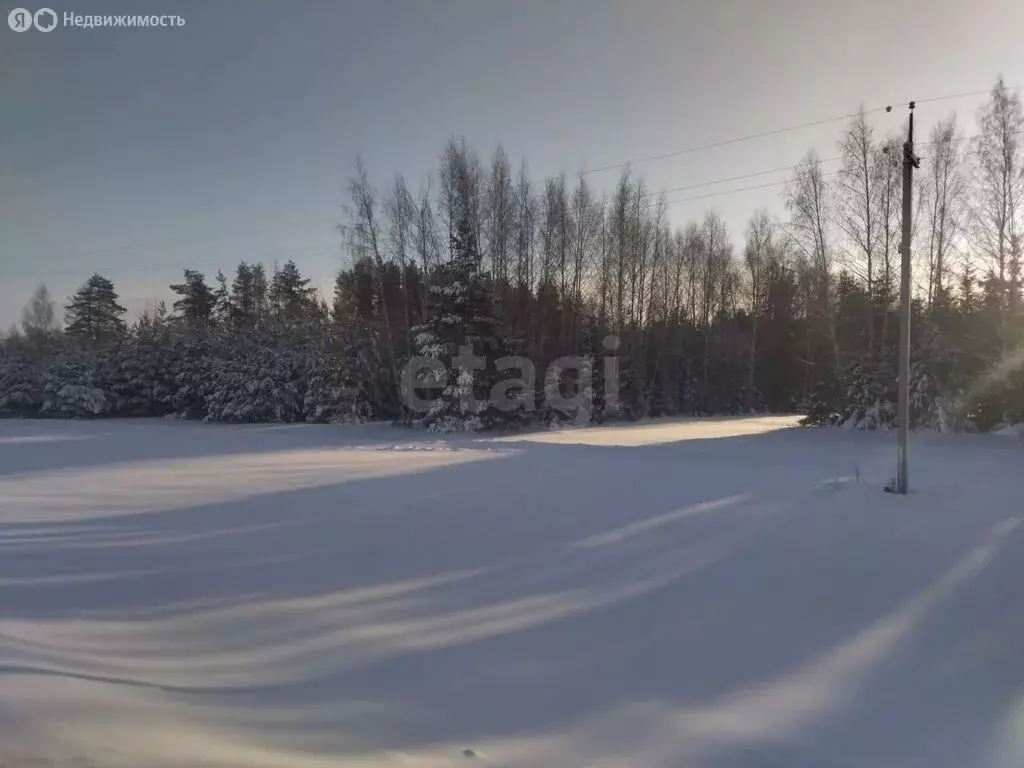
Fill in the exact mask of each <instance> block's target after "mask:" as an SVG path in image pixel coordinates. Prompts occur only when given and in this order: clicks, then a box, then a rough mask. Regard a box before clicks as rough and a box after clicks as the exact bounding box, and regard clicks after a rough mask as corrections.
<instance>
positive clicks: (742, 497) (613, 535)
mask: <svg viewBox="0 0 1024 768" xmlns="http://www.w3.org/2000/svg"><path fill="white" fill-rule="evenodd" d="M749 499H750V494H748V493H739V494H736V495H735V496H727V497H725V498H724V499H716V500H715V501H705V502H701V503H700V504H692V505H690V506H689V507H683V508H682V509H677V510H675V511H674V512H666V513H665V514H663V515H656V516H654V517H648V518H646V519H644V520H638V521H637V522H635V523H630V524H629V525H624V526H622V527H621V528H615V529H614V530H611V531H606V532H604V533H599V534H596V535H594V536H588V537H586V538H585V539H580V540H578V541H574V542H571V543H570V544H569V545H568V548H569V549H586V548H589V547H606V546H608V545H609V544H617V543H619V542H620V541H625V540H626V539H629V538H632V537H633V536H638V535H640V534H641V533H646V532H647V531H651V530H654V529H656V528H661V527H662V526H665V525H671V524H672V523H674V522H676V521H678V520H683V519H685V518H687V517H692V516H693V515H701V514H704V513H705V512H714V511H715V510H716V509H721V508H722V507H728V506H732V505H733V504H742V503H743V502H745V501H747V500H749Z"/></svg>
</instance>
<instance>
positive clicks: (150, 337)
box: [103, 305, 179, 416]
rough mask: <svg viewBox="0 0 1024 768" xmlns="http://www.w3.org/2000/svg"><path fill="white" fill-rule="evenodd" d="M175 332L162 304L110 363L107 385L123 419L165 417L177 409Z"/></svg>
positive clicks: (136, 327) (137, 325) (139, 323)
mask: <svg viewBox="0 0 1024 768" xmlns="http://www.w3.org/2000/svg"><path fill="white" fill-rule="evenodd" d="M174 334H175V331H174V330H173V329H172V327H171V326H170V324H169V323H168V321H167V318H166V309H165V308H164V307H163V306H162V305H161V306H160V307H159V308H158V309H157V312H156V313H154V314H150V313H148V312H146V313H144V314H143V315H142V317H140V318H139V320H138V321H137V322H136V323H135V325H134V326H132V328H131V330H130V331H129V334H128V336H127V338H125V339H124V340H123V341H122V342H121V343H120V344H118V345H117V347H116V348H115V349H114V350H113V354H111V355H109V356H108V358H107V361H106V365H107V370H106V372H105V375H104V377H103V380H104V385H105V387H106V388H107V389H108V391H109V392H110V394H111V396H112V397H113V399H114V412H115V413H116V414H117V415H119V416H165V415H167V414H169V413H171V412H173V410H174V404H173V397H174V394H175V391H176V385H175V377H176V375H177V373H178V364H179V361H178V358H177V355H176V345H175V338H174Z"/></svg>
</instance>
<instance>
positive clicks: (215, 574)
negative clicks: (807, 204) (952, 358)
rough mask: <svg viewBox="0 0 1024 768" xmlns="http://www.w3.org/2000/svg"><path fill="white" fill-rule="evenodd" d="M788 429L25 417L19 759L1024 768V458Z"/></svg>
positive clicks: (12, 435) (5, 630) (8, 590)
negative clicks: (462, 427)
mask: <svg viewBox="0 0 1024 768" xmlns="http://www.w3.org/2000/svg"><path fill="white" fill-rule="evenodd" d="M792 423H793V421H792V420H791V419H778V418H772V419H765V418H759V419H720V420H699V421H679V422H666V421H655V422H650V423H647V424H641V425H637V426H626V427H609V428H602V429H588V430H579V429H577V430H566V431H563V432H556V433H540V434H537V435H529V436H517V437H514V438H472V437H459V438H454V439H447V440H439V439H437V438H436V437H434V436H428V435H426V434H424V433H411V432H403V431H401V430H398V429H394V428H390V427H385V426H368V427H358V428H351V429H344V428H332V427H314V426H297V427H267V426H250V427H224V426H204V425H198V424H189V423H175V422H127V423H126V422H106V421H105V422H93V423H81V422H77V423H68V422H65V423H58V422H12V421H0V765H2V766H4V768H18V767H19V766H21V765H30V766H43V765H46V766H50V765H54V766H65V765H66V766H76V767H77V766H81V767H83V768H84V767H85V766H90V767H91V768H101V767H102V768H106V766H114V767H118V768H120V767H124V768H148V767H149V766H182V767H184V766H201V767H202V766H211V767H212V766H225V767H226V766H231V767H235V766H237V767H238V768H242V767H243V766H244V767H245V768H263V767H266V768H270V767H271V766H274V767H275V768H276V767H278V766H281V767H284V766H296V767H297V768H306V767H310V768H312V767H314V766H315V767H317V768H319V767H320V766H323V767H325V768H326V767H327V766H332V767H333V766H442V767H443V766H449V765H468V764H472V763H473V762H474V761H475V762H476V763H479V764H481V765H488V766H508V768H519V767H525V766H531V767H533V766H537V767H538V768H553V767H558V766H566V767H568V768H585V767H597V766H624V767H628V768H647V767H650V768H662V767H664V768H669V767H670V766H671V767H672V768H679V767H680V766H684V767H687V768H689V767H690V766H695V767H700V766H724V767H729V768H754V767H757V768H761V767H762V766H777V767H778V768H801V767H806V768H812V767H813V768H819V767H820V768H833V767H835V766H870V767H872V768H874V767H876V766H921V768H925V767H927V768H936V767H944V766H949V767H950V768H953V767H954V766H955V767H956V768H963V767H964V766H983V767H986V768H1004V767H1005V768H1011V767H1013V768H1019V766H1021V765H1024V526H1020V525H1018V523H1019V522H1020V518H1022V517H1024V448H1022V447H1021V445H1020V444H1019V442H1018V441H1016V440H1006V439H1004V438H999V437H994V436H993V437H985V436H971V437H965V436H960V437H940V436H922V437H919V438H917V439H916V440H915V441H914V443H913V445H912V454H911V458H912V466H911V469H912V474H911V482H912V485H913V487H914V489H915V492H914V493H913V494H912V495H910V496H909V497H905V498H904V497H898V496H892V495H889V494H885V493H883V492H882V486H883V485H884V484H885V483H886V482H887V481H888V480H889V477H890V474H891V471H892V468H893V465H894V459H895V445H894V440H893V436H892V435H888V434H878V433H871V434H867V433H859V434H851V433H846V432H843V431H841V430H837V429H830V430H810V429H806V430H802V429H793V428H791V427H792ZM464 750H472V752H471V753H464ZM51 761H52V762H51Z"/></svg>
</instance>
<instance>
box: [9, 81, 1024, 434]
mask: <svg viewBox="0 0 1024 768" xmlns="http://www.w3.org/2000/svg"><path fill="white" fill-rule="evenodd" d="M976 118H977V119H976V123H977V126H978V132H977V135H973V136H967V135H965V133H964V131H963V130H962V128H961V127H960V126H959V124H958V121H957V117H956V115H950V116H949V117H947V118H945V119H943V120H941V121H939V122H938V123H937V124H936V125H934V126H933V127H932V128H931V131H930V135H925V136H919V137H918V142H917V143H916V150H917V152H918V154H919V155H920V156H921V158H922V159H921V167H920V170H919V171H918V172H917V173H916V177H915V189H914V218H913V238H912V258H913V263H914V274H915V280H914V284H913V307H912V327H913V335H912V350H911V355H912V357H911V359H912V372H911V382H910V385H911V401H912V402H911V417H912V420H913V424H912V426H914V427H917V428H934V429H939V430H942V431H953V430H988V429H991V428H993V427H995V426H997V425H1000V424H1004V423H1017V422H1024V310H1022V304H1021V299H1022V286H1021V257H1022V251H1024V154H1022V153H1024V112H1022V107H1021V102H1020V98H1019V96H1018V95H1016V93H1015V92H1014V91H1013V90H1012V89H1009V88H1007V87H1006V86H1005V84H1004V83H1003V81H1002V79H1001V78H1000V79H999V80H998V81H997V82H996V83H995V85H994V86H993V88H992V90H991V94H990V96H989V97H988V98H987V100H986V102H985V103H984V105H983V106H982V107H981V108H980V109H979V111H978V114H977V116H976ZM838 151H839V154H840V155H841V160H840V163H841V165H840V167H839V168H838V170H836V171H826V170H824V162H825V161H823V160H822V159H821V158H820V157H819V156H818V154H817V153H816V152H814V151H811V152H808V154H807V155H806V156H805V158H804V159H803V160H802V162H800V163H799V164H798V165H797V166H795V167H794V168H793V169H792V172H791V175H790V178H789V180H788V182H787V183H786V185H785V187H784V189H783V192H782V194H783V196H784V203H785V214H784V216H782V217H780V218H776V217H772V216H771V215H769V213H768V212H767V211H766V210H764V209H760V210H756V211H753V212H752V215H751V217H750V219H749V223H748V225H747V227H746V230H745V231H744V232H741V233H733V232H729V231H728V228H727V227H726V225H725V223H724V222H723V220H722V218H721V217H720V216H719V215H718V214H716V213H715V212H714V211H713V210H712V211H709V212H707V213H706V214H705V215H704V216H703V217H702V218H700V219H699V220H693V221H690V222H688V223H686V224H685V226H683V227H681V228H673V227H672V225H671V224H670V222H669V219H668V215H667V211H666V208H667V205H666V197H665V194H664V193H663V192H657V191H653V190H650V189H648V188H647V186H646V185H645V183H644V180H643V178H642V177H640V176H637V175H636V174H634V173H633V172H632V171H631V170H630V169H628V168H626V169H625V170H623V172H622V174H621V176H620V178H619V180H618V182H617V183H616V184H615V185H614V187H613V188H611V189H610V190H609V191H607V192H606V193H602V194H598V193H597V192H596V191H595V189H594V188H593V187H592V186H591V185H590V183H589V182H588V179H587V177H586V175H584V174H580V175H579V176H578V177H572V176H567V175H565V174H563V175H562V176H560V177H557V178H548V179H541V180H539V181H536V180H532V179H531V177H530V173H529V170H528V167H527V165H526V162H525V161H523V162H522V163H521V164H520V165H518V167H514V166H513V162H512V161H511V160H510V159H509V157H508V156H507V155H506V154H505V152H504V151H503V150H502V149H501V147H500V146H499V147H498V149H497V150H496V151H495V152H494V153H493V154H492V155H490V157H489V158H485V159H481V156H480V155H479V154H477V152H476V151H475V150H474V149H473V148H472V147H470V146H468V145H467V144H466V142H465V141H459V140H455V139H453V140H451V141H450V142H449V143H448V144H447V146H446V147H444V149H443V152H442V154H441V157H440V163H439V168H438V170H437V172H436V174H435V175H434V176H433V177H432V178H431V179H430V181H429V183H425V184H423V185H422V186H421V187H420V188H419V189H415V190H414V189H411V188H410V187H409V186H408V185H407V184H406V182H405V180H404V179H403V177H402V176H398V177H397V178H395V179H394V181H393V182H392V183H391V184H390V185H388V187H387V188H386V189H377V188H374V186H373V185H372V184H371V183H370V181H369V175H368V172H367V170H366V169H365V168H364V167H363V165H362V164H361V163H358V164H357V167H356V170H355V173H354V175H353V177H352V179H351V180H350V182H349V185H348V192H349V197H350V200H349V201H348V205H347V206H346V212H347V213H346V221H345V223H344V225H343V226H342V227H340V233H339V234H340V237H341V238H342V241H343V245H344V246H345V249H346V252H347V254H348V258H347V259H346V260H345V261H344V262H343V263H342V265H341V267H340V269H339V272H338V274H337V278H336V281H335V285H334V291H333V295H332V296H330V297H324V296H321V295H319V292H318V291H317V290H316V289H314V288H312V287H311V286H310V280H309V279H308V278H306V277H304V276H303V274H302V272H301V270H300V268H299V266H298V265H297V264H296V263H295V262H294V261H286V262H284V263H283V264H282V265H279V266H276V267H275V268H273V269H270V270H268V269H267V268H266V267H265V266H264V265H262V264H258V263H246V262H242V263H240V264H238V265H237V268H236V269H235V271H234V274H231V275H224V274H223V273H220V272H218V273H217V274H216V275H215V276H207V275H204V274H203V273H201V272H199V271H195V270H191V269H186V270H184V274H183V277H182V281H181V282H180V283H175V284H174V285H172V286H170V287H171V290H172V291H173V293H174V295H175V296H176V299H175V300H174V301H173V304H172V306H171V307H167V306H163V305H161V306H159V307H157V308H156V309H155V310H154V311H151V312H146V313H143V314H142V315H141V316H140V317H138V318H137V319H134V320H133V321H132V322H130V323H129V322H127V321H126V319H125V316H126V314H127V313H126V311H125V309H124V307H122V306H121V305H120V304H119V297H118V293H117V289H116V286H115V284H114V283H113V282H112V281H111V280H110V279H108V278H107V277H105V276H103V275H100V274H94V275H92V276H91V277H89V278H88V279H87V280H86V281H85V282H84V284H83V285H82V286H81V288H80V289H79V290H78V291H77V293H76V294H75V295H74V296H72V297H71V298H70V299H69V301H68V303H67V304H66V306H64V307H63V313H62V318H61V313H60V312H58V306H57V304H56V302H55V301H54V300H53V299H52V297H51V296H50V294H49V292H48V291H47V289H46V287H45V286H40V287H39V288H38V290H36V292H35V293H34V294H33V295H32V296H31V297H30V298H29V299H28V303H27V305H26V307H25V310H24V313H23V320H22V323H21V326H20V327H12V328H11V329H10V330H9V331H8V332H7V333H6V334H4V337H3V339H2V341H0V414H2V415H4V416H10V417H59V418H78V417H91V418H96V417H108V416H165V417H177V418H188V419H203V420H209V421H227V422H257V421H280V422H296V421H307V422H350V421H364V420H371V419H384V420H393V421H396V422H399V423H404V424H412V423H414V422H422V423H424V424H425V425H426V426H428V427H430V428H433V429H436V430H440V431H451V430H478V429H501V428H515V427H522V426H529V425H532V424H550V423H557V422H560V421H563V420H571V419H576V420H578V419H579V417H580V414H579V413H576V412H568V411H566V410H560V409H558V408H553V407H549V406H547V405H544V404H543V402H544V399H543V398H542V397H537V398H533V397H523V398H522V404H521V407H518V408H514V409H508V408H503V409H499V408H496V407H494V404H493V403H490V402H488V400H487V393H488V392H490V391H491V389H492V387H493V385H494V383H495V382H496V381H498V380H499V378H500V375H499V373H500V372H499V370H497V367H496V366H495V363H496V362H497V361H498V359H499V358H501V357H503V356H506V355H522V356H525V357H527V358H529V359H530V360H531V361H532V362H533V364H534V365H535V366H536V369H537V370H538V371H543V370H545V369H546V368H547V367H548V366H549V365H550V364H551V363H552V361H555V360H557V359H558V358H561V357H565V356H580V357H582V358H584V359H586V360H588V361H591V362H592V364H593V368H592V370H593V376H594V381H593V382H592V385H589V386H588V389H587V393H586V394H587V407H586V414H585V415H586V419H587V420H592V421H603V420H606V419H619V418H621V419H635V418H639V417H643V416H659V415H674V414H686V415H702V414H728V413H733V414H736V413H750V412H800V413H803V414H806V417H807V418H806V420H807V422H808V423H812V424H845V425H848V426H850V427H851V428H863V429H874V428H885V427H890V426H892V425H893V424H894V423H895V417H896V414H895V411H896V408H895V401H896V361H897V357H898V352H897V345H898V332H899V322H898V318H897V312H896V309H897V303H898V298H899V273H900V256H899V247H900V227H901V201H902V188H901V173H902V170H901V163H902V156H903V136H902V135H892V136H877V135H875V132H874V130H873V129H872V127H871V126H870V124H869V122H868V120H867V117H866V115H865V114H864V112H863V110H862V111H861V112H860V113H859V114H857V115H855V116H854V117H853V118H852V119H850V120H849V122H848V124H847V125H845V126H844V128H843V132H842V135H841V138H840V141H839V143H838ZM282 258H287V254H282ZM609 336H614V337H615V339H616V340H617V342H618V343H617V345H615V348H614V349H609V345H608V344H607V343H606V341H605V340H606V339H607V338H608V337H609ZM464 345H470V346H471V347H472V348H473V350H474V352H475V353H476V354H478V355H480V356H481V357H483V358H484V359H485V361H486V364H485V366H484V368H483V369H482V370H480V371H476V372H468V371H458V370H457V368H455V367H453V361H455V359H456V356H457V353H458V350H459V349H460V348H461V347H462V346H464ZM609 355H614V356H615V357H616V361H617V370H618V372H619V374H618V375H619V380H618V393H619V396H618V398H617V400H616V401H615V402H614V403H611V402H605V398H604V397H603V395H602V394H601V393H602V391H603V387H601V386H599V384H600V382H599V379H600V377H601V371H603V370H605V367H604V366H603V365H602V359H603V358H605V357H607V356H609ZM413 357H428V358H431V359H435V360H438V361H440V362H441V363H442V365H443V366H444V367H445V368H446V369H448V370H450V371H451V375H450V376H449V377H448V378H447V380H445V381H442V382H441V386H440V387H437V388H434V389H429V390H428V389H427V387H428V386H429V385H430V384H432V383H436V382H430V381H427V380H425V379H419V380H417V384H418V385H422V387H423V390H422V391H423V392H427V391H430V392H432V393H433V394H432V398H433V399H432V401H431V404H430V407H429V408H428V409H426V410H425V411H414V410H412V409H410V407H409V404H408V402H407V398H403V397H402V395H401V388H400V387H399V382H400V380H401V376H402V370H403V366H404V365H405V364H406V362H407V361H408V360H410V359H411V358H413ZM583 385H584V384H583V382H582V381H581V380H580V378H579V377H578V376H574V375H571V374H570V372H567V373H566V375H565V376H563V377H562V378H561V380H559V381H558V386H559V387H560V390H561V391H564V392H571V391H572V390H573V389H574V388H577V387H581V386H583ZM523 386H526V387H530V386H533V387H536V388H538V393H539V389H540V388H541V387H543V386H544V382H542V381H537V382H529V383H527V384H525V385H523ZM418 391H420V390H418ZM467 393H474V394H475V397H472V398H467V396H466V395H467ZM538 393H531V394H538ZM535 400H536V403H539V404H538V405H535V404H534V401H535ZM467 403H469V405H467Z"/></svg>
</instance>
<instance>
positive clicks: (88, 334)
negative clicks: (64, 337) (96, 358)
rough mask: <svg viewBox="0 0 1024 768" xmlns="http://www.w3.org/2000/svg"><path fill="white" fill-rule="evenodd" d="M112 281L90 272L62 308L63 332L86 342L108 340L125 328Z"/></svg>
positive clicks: (121, 308)
mask: <svg viewBox="0 0 1024 768" xmlns="http://www.w3.org/2000/svg"><path fill="white" fill-rule="evenodd" d="M117 298H118V297H117V292H116V291H115V290H114V284H113V283H112V282H110V281H109V280H107V278H105V277H103V276H102V275H99V274H94V275H93V276H92V277H90V278H89V279H88V280H86V281H85V283H84V284H83V285H82V287H81V288H79V289H78V292H77V293H76V294H75V295H74V296H73V297H72V298H71V301H70V302H69V303H68V305H67V306H66V307H65V317H66V319H67V334H68V335H69V336H72V337H75V338H78V339H81V340H83V341H85V342H88V343H98V342H106V341H110V340H112V339H114V338H117V337H118V336H120V335H122V334H123V333H124V331H125V324H124V320H122V319H121V315H123V314H124V313H125V312H126V311H127V310H126V309H125V308H124V307H122V306H121V305H120V304H118V303H117Z"/></svg>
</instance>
